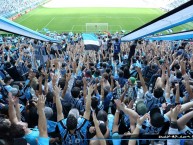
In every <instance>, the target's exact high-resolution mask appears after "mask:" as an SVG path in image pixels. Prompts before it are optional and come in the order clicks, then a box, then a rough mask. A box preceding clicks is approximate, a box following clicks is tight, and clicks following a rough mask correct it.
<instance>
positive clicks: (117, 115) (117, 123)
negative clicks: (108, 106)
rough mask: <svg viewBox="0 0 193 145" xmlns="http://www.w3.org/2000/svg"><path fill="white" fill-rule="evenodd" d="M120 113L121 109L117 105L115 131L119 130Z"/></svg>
mask: <svg viewBox="0 0 193 145" xmlns="http://www.w3.org/2000/svg"><path fill="white" fill-rule="evenodd" d="M119 114H120V110H119V107H117V110H116V112H115V117H114V122H113V133H114V132H118V129H119Z"/></svg>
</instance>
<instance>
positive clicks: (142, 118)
mask: <svg viewBox="0 0 193 145" xmlns="http://www.w3.org/2000/svg"><path fill="white" fill-rule="evenodd" d="M148 117H149V115H148V114H145V115H143V116H142V117H140V118H138V119H137V124H139V125H142V124H143V122H144V121H145V120H146V119H147V118H148Z"/></svg>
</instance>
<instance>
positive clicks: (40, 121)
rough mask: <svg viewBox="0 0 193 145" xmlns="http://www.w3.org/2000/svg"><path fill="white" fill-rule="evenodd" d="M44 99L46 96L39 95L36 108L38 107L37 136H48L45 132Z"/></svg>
mask: <svg viewBox="0 0 193 145" xmlns="http://www.w3.org/2000/svg"><path fill="white" fill-rule="evenodd" d="M45 101H46V98H45V96H44V95H40V96H39V98H38V104H37V109H38V116H39V119H38V129H39V132H40V134H39V136H40V137H48V133H47V122H46V116H45V113H44V107H45Z"/></svg>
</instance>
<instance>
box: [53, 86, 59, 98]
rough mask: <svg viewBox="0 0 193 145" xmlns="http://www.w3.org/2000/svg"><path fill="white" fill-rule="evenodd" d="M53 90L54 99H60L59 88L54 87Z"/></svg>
mask: <svg viewBox="0 0 193 145" xmlns="http://www.w3.org/2000/svg"><path fill="white" fill-rule="evenodd" d="M53 89H54V95H55V96H56V97H60V92H61V88H60V87H58V86H56V85H55V86H54V88H53Z"/></svg>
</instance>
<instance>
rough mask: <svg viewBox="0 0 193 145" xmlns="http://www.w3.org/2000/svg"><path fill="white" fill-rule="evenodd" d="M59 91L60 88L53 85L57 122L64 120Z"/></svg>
mask: <svg viewBox="0 0 193 145" xmlns="http://www.w3.org/2000/svg"><path fill="white" fill-rule="evenodd" d="M60 91H61V88H59V87H58V86H56V85H55V86H54V97H55V99H56V109H57V121H60V120H62V119H64V114H63V112H62V103H61V100H60Z"/></svg>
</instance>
